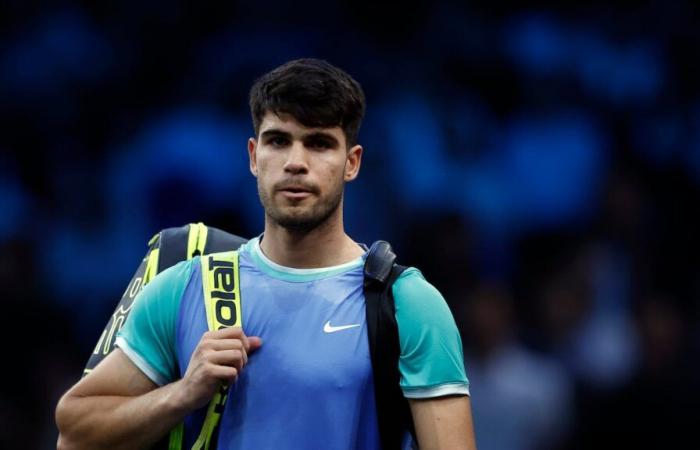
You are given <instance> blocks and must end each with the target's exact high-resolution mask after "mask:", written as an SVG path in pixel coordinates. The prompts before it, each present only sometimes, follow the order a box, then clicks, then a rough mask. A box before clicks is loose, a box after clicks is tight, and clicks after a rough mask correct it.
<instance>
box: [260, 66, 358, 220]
mask: <svg viewBox="0 0 700 450" xmlns="http://www.w3.org/2000/svg"><path fill="white" fill-rule="evenodd" d="M250 108H251V113H252V116H253V125H254V128H255V138H251V139H250V140H249V141H248V152H249V155H250V170H251V172H252V173H253V175H255V176H256V177H257V182H258V193H259V194H260V200H261V202H262V204H263V207H264V208H265V213H266V216H267V219H268V220H271V221H272V222H273V223H274V224H276V225H280V226H282V227H284V228H286V229H288V230H293V231H298V232H308V231H311V230H313V229H316V228H317V227H319V226H320V225H322V224H324V223H329V219H332V218H335V219H342V209H341V208H340V206H341V205H342V199H343V188H344V185H345V182H347V181H351V180H353V179H355V177H356V176H357V174H358V172H359V169H360V160H361V156H362V147H361V146H359V145H357V134H358V131H359V127H360V123H361V121H362V117H363V115H364V109H365V100H364V94H363V93H362V88H361V87H360V85H359V84H358V83H357V82H356V81H355V80H353V79H352V78H351V77H350V76H349V75H348V74H346V73H345V72H343V71H342V70H340V69H338V68H336V67H333V66H331V65H330V64H328V63H327V62H325V61H319V60H314V59H302V60H296V61H292V62H289V63H287V64H285V65H283V66H281V67H278V68H277V69H275V70H273V71H272V72H269V73H267V74H265V75H263V76H262V77H260V78H259V79H258V80H257V81H256V82H255V84H254V85H253V88H252V89H251V92H250Z"/></svg>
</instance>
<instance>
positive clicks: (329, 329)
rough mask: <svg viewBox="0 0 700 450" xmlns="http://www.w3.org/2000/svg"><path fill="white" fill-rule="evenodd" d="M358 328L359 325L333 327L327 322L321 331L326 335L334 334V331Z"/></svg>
mask: <svg viewBox="0 0 700 450" xmlns="http://www.w3.org/2000/svg"><path fill="white" fill-rule="evenodd" d="M359 326H360V324H359V323H354V324H352V325H341V326H339V327H334V326H332V325H331V321H330V320H329V321H328V322H326V324H325V325H324V326H323V331H325V332H326V333H335V332H336V331H341V330H347V329H348V328H355V327H359Z"/></svg>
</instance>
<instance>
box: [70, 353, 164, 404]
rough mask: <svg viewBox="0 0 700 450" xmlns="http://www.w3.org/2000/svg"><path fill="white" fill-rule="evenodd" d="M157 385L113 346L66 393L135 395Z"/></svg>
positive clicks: (80, 394) (79, 395) (76, 394)
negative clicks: (111, 349)
mask: <svg viewBox="0 0 700 450" xmlns="http://www.w3.org/2000/svg"><path fill="white" fill-rule="evenodd" d="M157 387H158V385H157V384H155V383H154V382H153V381H151V379H150V378H148V377H147V376H146V375H145V374H144V373H143V372H142V371H141V370H140V369H139V368H138V367H136V365H135V364H134V363H133V362H131V360H130V359H129V358H128V357H127V356H126V355H125V354H124V352H123V351H122V350H121V349H119V348H115V349H114V351H112V352H111V353H110V354H109V355H107V357H106V358H105V359H104V360H102V361H101V362H100V363H99V364H98V365H97V367H95V368H94V369H93V370H92V372H90V373H89V374H88V375H87V376H85V377H83V378H82V379H81V380H80V381H79V382H78V383H77V384H76V385H75V386H73V387H72V388H71V389H70V390H69V391H68V393H67V394H66V395H67V396H75V397H92V396H103V395H113V396H119V397H136V396H138V395H142V394H145V393H146V392H149V391H152V390H153V389H155V388H157Z"/></svg>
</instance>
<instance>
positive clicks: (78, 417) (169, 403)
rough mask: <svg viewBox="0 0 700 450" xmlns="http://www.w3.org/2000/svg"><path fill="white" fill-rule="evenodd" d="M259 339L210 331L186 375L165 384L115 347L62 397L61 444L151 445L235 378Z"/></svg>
mask: <svg viewBox="0 0 700 450" xmlns="http://www.w3.org/2000/svg"><path fill="white" fill-rule="evenodd" d="M261 344H262V343H261V341H260V339H259V338H257V337H248V336H246V335H245V334H244V333H243V331H242V330H241V329H240V328H226V329H223V330H218V331H209V332H207V333H205V334H204V335H203V336H202V338H201V340H200V341H199V343H198V344H197V347H196V348H195V351H194V352H193V353H192V357H191V358H190V362H189V365H188V367H187V372H186V373H185V376H184V377H183V378H182V379H181V380H178V381H176V382H174V383H170V384H168V385H166V386H163V387H158V386H157V385H155V384H154V383H153V382H152V381H151V380H150V379H149V378H148V377H146V375H145V374H144V373H143V372H141V370H140V369H138V368H137V367H136V366H135V365H134V364H133V363H132V362H131V360H130V359H129V358H128V357H127V356H126V355H124V353H123V352H122V351H121V349H119V348H117V349H115V350H114V351H113V352H112V353H110V354H109V355H108V356H107V357H106V358H105V359H104V360H103V361H102V362H100V364H98V365H97V367H95V369H94V370H93V371H92V372H91V373H90V375H88V376H86V377H84V378H82V379H81V380H80V381H79V382H78V383H77V384H76V385H75V386H73V387H72V388H71V389H70V390H69V391H68V392H66V394H64V395H63V397H62V398H61V400H60V401H59V402H58V406H57V407H56V424H57V425H58V429H59V438H58V448H59V449H141V448H149V447H150V446H151V445H153V444H154V443H155V442H157V441H158V440H159V439H160V438H161V437H162V436H164V435H165V434H166V433H167V432H168V431H169V430H170V429H172V428H173V427H174V426H175V425H177V424H178V423H180V422H181V421H182V419H183V418H184V417H185V416H187V415H188V414H189V413H190V412H192V411H194V410H195V409H197V408H199V407H201V406H204V405H205V404H207V403H208V402H209V400H210V399H211V398H212V397H213V395H214V393H215V392H216V389H217V388H218V386H219V383H233V382H235V380H236V378H237V376H238V373H240V371H241V370H244V367H245V364H246V363H247V361H248V354H249V353H252V352H254V351H255V350H256V349H258V348H259V347H260V345H261Z"/></svg>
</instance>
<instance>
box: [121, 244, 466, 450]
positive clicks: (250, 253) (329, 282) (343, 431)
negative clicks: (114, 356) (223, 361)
mask: <svg viewBox="0 0 700 450" xmlns="http://www.w3.org/2000/svg"><path fill="white" fill-rule="evenodd" d="M239 263H240V289H241V305H242V314H243V330H244V332H245V333H246V334H247V335H248V336H259V337H260V338H261V339H262V341H263V345H262V347H261V348H259V349H258V350H257V351H255V352H254V353H252V354H251V355H250V357H249V360H248V364H247V365H246V367H245V368H244V369H243V371H242V373H241V374H240V376H239V377H238V379H237V381H236V382H235V383H234V384H233V385H232V386H231V389H230V393H229V399H228V402H227V403H226V407H225V411H224V414H223V416H222V419H221V427H220V433H219V439H218V448H219V449H261V448H275V449H284V448H290V449H292V448H293V449H296V448H319V449H320V448H323V449H329V450H336V449H337V450H349V449H379V448H380V445H379V434H378V430H377V418H376V408H375V403H374V387H373V380H372V364H371V361H370V353H369V344H368V339H367V324H366V321H365V298H364V293H363V287H362V286H363V265H364V256H362V257H359V258H357V259H355V260H354V261H351V262H349V263H346V264H342V265H339V266H334V267H327V268H321V269H293V268H289V267H284V266H280V265H279V264H276V263H274V262H273V261H271V260H269V259H268V258H267V257H266V256H265V255H264V254H263V253H262V251H261V249H260V244H259V239H257V238H256V239H252V240H251V241H249V242H248V243H247V244H245V245H244V246H243V247H242V248H241V249H240V259H239ZM200 266H201V265H200V261H199V258H194V259H192V260H189V261H184V262H181V263H179V264H177V265H175V266H173V267H171V268H169V269H167V270H165V271H163V272H162V273H161V274H159V275H158V276H157V277H155V278H154V279H153V281H151V282H150V283H149V284H148V285H147V286H146V287H145V288H144V289H143V291H142V292H141V293H140V294H139V295H138V297H137V298H136V300H135V302H134V306H133V310H132V311H131V313H130V316H129V320H127V322H126V323H125V325H124V327H123V328H122V330H121V331H120V332H119V334H118V336H117V345H118V346H119V347H120V348H121V349H122V350H123V351H124V353H125V354H126V355H127V356H128V357H129V358H130V359H131V361H132V362H133V363H134V364H135V365H136V366H138V367H139V369H140V370H142V371H143V372H144V373H145V374H146V375H147V376H148V377H149V378H150V379H151V380H153V381H154V382H155V383H156V384H158V385H164V384H167V383H170V382H172V381H175V380H177V379H178V378H181V377H182V376H183V375H184V374H185V372H186V371H187V365H188V363H189V360H190V357H191V355H192V353H193V351H194V349H195V347H196V346H197V343H198V342H199V340H200V338H201V336H202V334H204V333H205V332H206V331H207V320H206V314H205V308H204V300H203V294H202V279H201V272H200ZM393 295H394V301H395V305H396V320H397V322H398V325H399V340H400V344H401V356H400V359H399V369H400V371H401V388H402V390H403V393H404V396H406V397H407V398H431V397H440V396H444V395H455V394H457V395H468V394H469V384H468V383H469V382H468V380H467V377H466V374H465V370H464V362H463V357H462V346H461V339H460V336H459V332H458V330H457V327H456V325H455V322H454V319H453V317H452V314H451V313H450V310H449V308H448V307H447V304H446V303H445V300H444V299H443V298H442V296H441V295H440V293H439V292H438V291H437V290H436V289H435V288H434V287H433V286H432V285H431V284H429V283H428V282H427V281H426V280H425V279H424V278H423V276H422V274H421V273H420V272H419V271H418V270H417V269H415V268H409V269H408V270H406V271H405V272H404V273H403V274H402V275H401V276H400V277H399V278H398V279H397V280H396V282H395V283H394V286H393ZM205 409H206V408H202V410H199V411H196V412H195V413H193V414H192V415H191V416H189V417H188V418H187V419H186V420H185V445H186V448H189V447H191V445H192V443H193V442H194V440H195V439H196V437H197V434H198V433H199V430H200V428H201V423H202V421H203V419H204V414H205Z"/></svg>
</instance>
